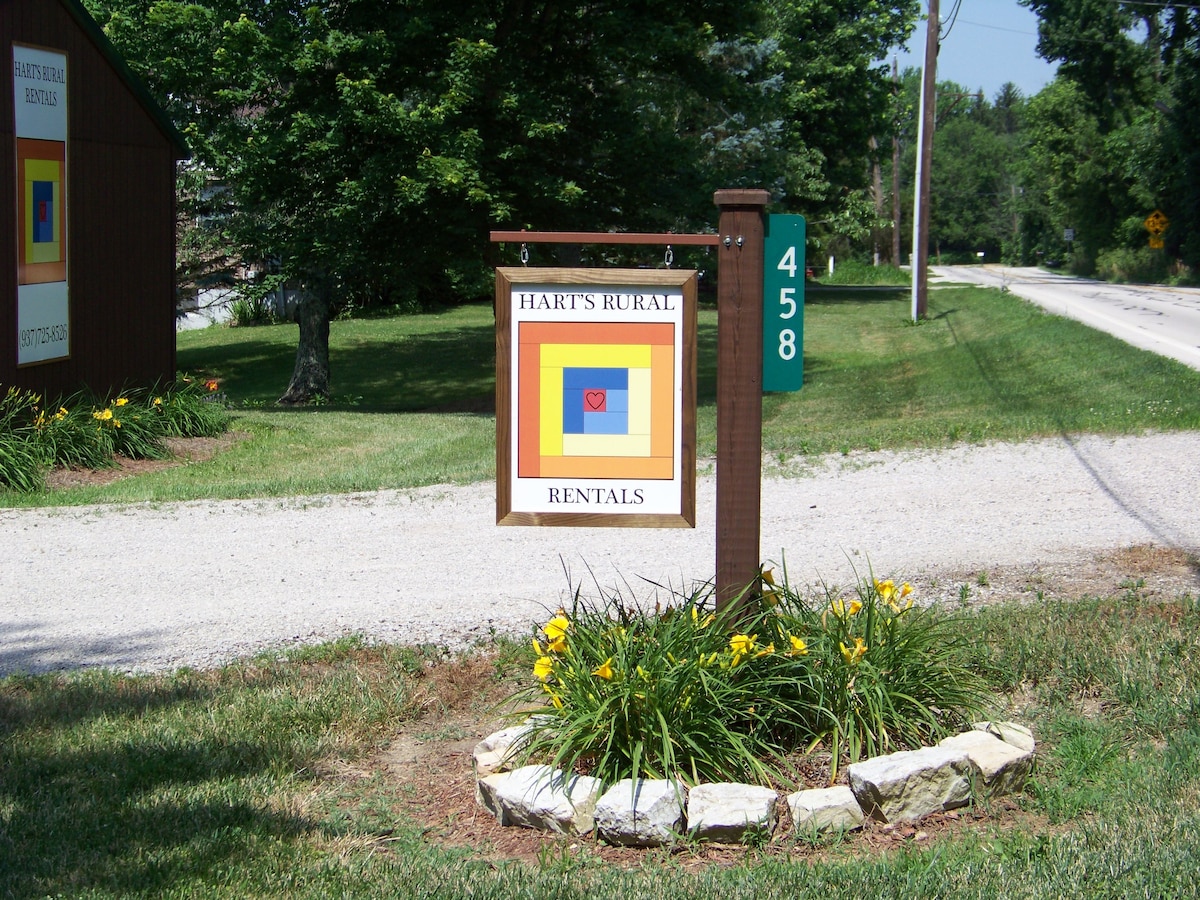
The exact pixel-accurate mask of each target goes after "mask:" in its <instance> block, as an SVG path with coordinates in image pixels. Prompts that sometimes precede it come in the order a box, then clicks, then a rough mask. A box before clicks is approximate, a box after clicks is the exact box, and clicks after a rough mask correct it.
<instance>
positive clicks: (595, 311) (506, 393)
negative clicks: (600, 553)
mask: <svg viewBox="0 0 1200 900" xmlns="http://www.w3.org/2000/svg"><path fill="white" fill-rule="evenodd" d="M696 282H697V279H696V273H695V272H694V271H690V270H671V269H667V270H655V269H565V268H524V267H522V268H498V269H497V270H496V522H497V524H500V525H554V526H604V527H611V526H616V527H642V528H647V527H648V528H693V527H695V524H696ZM592 382H595V384H593V383H592ZM610 400H611V405H612V408H611V409H609V404H610ZM585 422H586V424H584V423H585Z"/></svg>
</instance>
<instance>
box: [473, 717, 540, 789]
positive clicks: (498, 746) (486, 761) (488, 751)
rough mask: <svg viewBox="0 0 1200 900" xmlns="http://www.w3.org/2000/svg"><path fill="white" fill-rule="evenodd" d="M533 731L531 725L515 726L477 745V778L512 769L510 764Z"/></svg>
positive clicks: (486, 738)
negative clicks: (522, 743)
mask: <svg viewBox="0 0 1200 900" xmlns="http://www.w3.org/2000/svg"><path fill="white" fill-rule="evenodd" d="M531 731H532V729H531V728H530V726H529V724H528V723H526V724H524V725H514V726H512V727H511V728H503V729H501V730H500V731H496V732H493V733H492V734H489V735H488V736H487V737H485V738H484V739H483V740H482V741H480V742H479V743H478V744H476V745H475V750H474V752H473V754H472V755H473V757H474V759H475V776H476V777H477V778H484V777H486V776H488V775H493V774H495V773H496V772H503V771H506V770H507V769H509V768H511V765H510V763H512V762H513V760H514V759H515V758H516V756H517V753H518V751H519V750H520V749H521V742H522V741H523V740H524V739H525V738H526V737H528V735H529V733H530V732H531Z"/></svg>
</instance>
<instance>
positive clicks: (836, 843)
mask: <svg viewBox="0 0 1200 900" xmlns="http://www.w3.org/2000/svg"><path fill="white" fill-rule="evenodd" d="M960 627H961V628H962V630H963V631H964V633H965V634H967V635H968V636H969V637H970V638H971V640H972V642H973V644H974V645H975V646H976V647H977V648H978V651H977V652H978V657H979V658H978V665H979V668H980V670H981V671H983V672H985V673H986V674H987V677H988V679H989V681H990V683H991V685H992V687H993V690H994V692H995V693H994V699H995V707H996V709H995V714H996V716H997V717H1003V718H1010V717H1012V718H1017V719H1019V720H1020V721H1022V722H1024V723H1026V724H1028V725H1030V726H1031V727H1032V728H1033V729H1034V731H1035V732H1036V734H1037V736H1038V738H1039V741H1040V743H1039V750H1038V763H1037V766H1036V768H1035V771H1034V773H1033V775H1032V777H1031V780H1030V782H1029V783H1028V785H1027V787H1026V789H1025V790H1024V791H1023V792H1021V793H1019V794H1017V795H1015V796H1014V797H1013V798H1011V799H1012V801H1013V802H1012V803H1007V804H998V805H991V806H989V801H987V800H986V798H983V797H979V798H977V802H979V803H980V804H982V806H983V808H988V809H990V810H991V812H992V815H991V817H990V818H988V819H986V820H984V821H982V822H972V821H971V820H970V819H969V817H968V818H966V819H964V821H963V824H962V827H960V828H957V829H955V830H954V831H953V832H952V833H941V834H938V835H937V836H936V837H935V838H934V839H932V840H928V841H921V840H918V839H916V838H915V836H914V837H910V838H909V840H908V842H907V843H906V844H904V845H902V846H901V847H900V848H899V849H893V850H891V851H888V852H885V853H881V852H880V851H879V849H878V848H877V846H876V845H875V843H874V842H872V841H871V840H865V839H860V838H856V837H854V836H847V837H845V838H840V837H831V838H827V839H821V840H816V841H815V842H812V841H810V840H809V839H808V838H802V839H799V840H797V839H796V838H795V837H787V838H784V839H782V840H780V841H777V842H776V843H774V844H772V845H770V846H768V847H764V848H759V849H747V850H746V851H745V852H744V855H743V856H742V857H741V858H740V859H739V858H736V857H735V858H734V860H732V864H731V861H730V860H729V858H728V857H723V862H721V863H710V862H707V861H706V859H705V856H704V854H703V852H699V851H696V850H693V849H689V848H687V847H684V848H682V852H678V853H673V854H672V853H665V852H655V851H649V852H647V853H645V855H644V856H642V857H641V861H640V862H635V863H633V864H632V865H630V866H628V867H627V866H624V865H623V866H611V865H606V864H604V863H603V862H601V861H600V859H599V857H598V856H597V854H596V853H595V852H594V850H593V848H594V845H593V844H592V843H590V841H588V840H582V841H581V840H579V839H577V838H553V837H548V838H547V839H546V841H545V844H544V847H545V849H544V852H543V853H542V854H541V856H540V858H539V859H538V861H536V862H533V861H528V860H526V861H525V862H518V861H505V859H504V857H503V854H502V853H498V852H496V850H495V848H493V847H491V846H489V844H488V843H487V841H486V840H476V841H475V842H474V845H473V846H472V847H471V848H467V849H463V848H458V849H451V848H449V847H446V846H443V845H442V843H441V842H440V841H439V836H438V835H439V830H438V828H437V827H434V828H432V829H428V830H427V829H426V827H424V826H422V825H420V824H419V823H417V822H416V821H414V820H413V818H412V817H411V816H410V814H409V813H407V812H406V811H405V810H406V809H408V808H409V807H407V806H406V803H407V802H408V801H409V800H411V799H413V797H414V793H413V792H414V790H415V786H414V785H412V784H408V783H405V782H403V781H401V780H397V779H396V778H394V777H392V776H391V775H390V774H389V772H388V770H387V769H386V768H385V767H384V766H383V765H382V764H381V763H380V762H379V759H378V755H377V754H378V752H379V750H380V749H381V748H382V747H384V746H385V745H387V744H388V742H389V741H391V740H392V739H393V738H394V736H395V735H396V734H397V733H398V732H401V731H404V730H406V729H407V730H409V731H411V732H412V733H413V735H414V736H416V737H420V735H421V734H423V733H424V731H423V730H422V729H424V730H428V729H430V728H436V727H437V717H436V716H435V717H434V718H433V719H430V718H429V712H428V711H429V710H445V711H447V712H453V713H455V714H456V715H457V716H458V717H459V720H462V719H463V718H466V719H468V720H470V719H471V718H472V717H478V718H486V717H487V716H489V715H491V714H492V713H493V712H494V710H492V709H490V707H488V706H487V703H489V702H490V701H485V700H483V699H481V698H485V697H487V696H488V695H489V694H492V693H494V691H493V690H492V689H491V688H492V687H494V686H495V685H496V683H497V682H500V683H502V684H506V685H507V684H512V683H514V682H515V681H516V680H518V679H524V678H528V677H529V674H528V673H527V672H525V671H513V663H512V660H513V659H514V658H515V654H514V653H513V652H512V650H511V648H510V647H506V646H504V645H501V646H499V647H493V648H491V649H490V651H489V653H488V654H487V655H480V654H474V655H471V656H468V657H465V658H457V659H449V660H448V659H446V658H445V657H443V656H442V655H440V654H438V653H437V652H435V651H432V650H420V649H407V648H396V647H387V646H381V647H367V646H365V645H363V644H361V643H360V642H358V641H355V640H353V639H347V640H343V641H341V642H338V643H336V644H332V645H326V646H323V647H318V648H312V649H308V650H305V651H302V652H299V653H296V654H293V655H291V656H288V657H278V656H276V655H270V656H263V657H259V658H257V659H253V660H249V661H246V662H243V663H239V664H237V665H233V666H229V667H227V668H223V669H220V670H215V671H210V672H196V671H181V672H177V673H174V674H170V675H154V676H128V675H119V674H113V673H106V672H87V673H75V674H56V675H44V676H30V677H9V678H6V679H3V680H0V772H3V779H0V896H5V897H14V898H32V897H43V896H65V897H85V898H108V897H156V898H158V897H165V898H172V897H201V896H202V897H237V898H242V897H284V896H286V897H296V898H308V897H311V898H325V897H331V896H337V897H397V898H410V897H411V898H453V900H458V898H463V897H473V898H496V900H513V898H537V900H546V898H594V897H625V898H656V900H657V898H667V900H671V898H691V897H710V896H712V897H717V896H719V897H722V898H728V900H741V898H747V900H749V898H761V897H800V898H805V897H819V898H822V900H839V898H861V897H864V896H871V897H949V898H958V897H964V898H966V897H970V898H988V900H990V898H994V897H1005V898H1043V897H1044V898H1054V897H1089V898H1090V897H1101V898H1118V897H1120V898H1124V897H1133V896H1137V897H1181V896H1192V895H1193V894H1194V889H1195V881H1194V879H1195V860H1196V859H1197V858H1200V604H1198V603H1197V602H1196V600H1194V599H1193V598H1190V597H1186V596H1185V597H1182V598H1178V599H1175V600H1171V601H1166V602H1162V601H1155V600H1152V599H1148V598H1147V597H1145V596H1142V595H1141V594H1140V593H1139V592H1138V590H1137V589H1136V586H1131V588H1130V590H1129V591H1128V592H1127V594H1126V595H1125V596H1123V597H1119V598H1111V599H1094V600H1084V601H1080V602H1076V603H1062V602H1058V601H1056V600H1054V599H1045V600H1041V601H1038V602H1035V603H1031V604H1028V605H1020V606H1016V605H1009V606H1003V607H993V608H988V609H983V610H980V611H978V612H975V613H964V614H962V618H961V622H960ZM422 716H424V718H422ZM458 764H459V765H461V766H462V767H463V768H464V772H465V771H466V767H467V766H469V760H468V759H467V758H466V757H461V758H459V759H458ZM462 789H463V790H464V791H469V790H470V785H469V782H467V783H465V784H464V786H463V788H462ZM479 815H484V813H483V812H482V811H480V813H479Z"/></svg>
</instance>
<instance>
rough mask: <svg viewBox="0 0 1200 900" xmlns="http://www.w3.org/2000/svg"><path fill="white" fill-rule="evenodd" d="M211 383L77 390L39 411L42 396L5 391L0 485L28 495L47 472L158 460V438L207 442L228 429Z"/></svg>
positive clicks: (161, 452)
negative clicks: (110, 392) (118, 459)
mask: <svg viewBox="0 0 1200 900" xmlns="http://www.w3.org/2000/svg"><path fill="white" fill-rule="evenodd" d="M216 387H217V384H216V382H215V381H209V382H196V381H195V380H194V379H191V378H187V377H186V376H185V377H183V378H182V379H181V380H179V381H177V382H176V383H175V384H174V385H170V386H168V387H166V388H164V389H162V390H157V389H156V390H153V391H144V390H136V391H123V392H121V393H119V394H118V395H117V396H115V397H109V398H104V399H101V398H98V397H96V396H95V395H93V394H91V393H90V392H87V391H84V392H81V393H78V394H75V395H73V396H71V397H68V398H66V399H64V400H62V401H61V402H58V403H55V404H53V405H54V406H55V407H57V409H56V410H55V411H54V412H49V411H48V410H43V409H41V408H40V406H39V404H40V402H41V398H39V397H38V396H36V395H34V394H30V393H28V392H25V391H18V390H16V389H15V388H9V389H8V391H7V393H6V394H5V396H4V397H3V399H2V400H0V485H6V486H8V487H10V488H12V489H14V490H17V491H22V492H32V491H36V490H39V489H40V488H41V487H42V486H43V484H44V480H43V479H44V473H45V469H46V468H48V467H50V466H67V467H72V468H87V469H102V468H107V467H109V466H111V465H112V464H113V456H114V454H120V455H122V456H125V457H127V458H129V459H165V458H167V457H168V456H170V451H169V450H168V449H167V447H166V445H165V444H164V442H163V438H165V437H169V436H173V437H211V436H214V435H217V434H221V433H222V432H224V431H225V430H226V429H227V428H228V425H229V416H228V413H227V412H226V411H225V409H224V408H223V407H222V406H220V405H219V404H218V403H216V402H214V400H215V399H216V398H215V397H214V396H212V394H213V392H214V391H215V390H216Z"/></svg>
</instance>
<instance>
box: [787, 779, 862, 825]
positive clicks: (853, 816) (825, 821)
mask: <svg viewBox="0 0 1200 900" xmlns="http://www.w3.org/2000/svg"><path fill="white" fill-rule="evenodd" d="M787 802H788V809H789V810H791V813H792V826H793V827H794V828H795V829H796V831H817V832H821V831H837V830H841V831H852V830H853V829H855V828H860V827H862V823H863V818H864V817H863V811H862V807H861V806H859V805H858V801H857V800H856V799H855V798H854V791H852V790H850V788H848V787H846V786H845V785H837V786H835V787H828V788H815V789H813V790H808V791H797V792H796V793H794V794H789V795H788V798H787Z"/></svg>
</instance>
